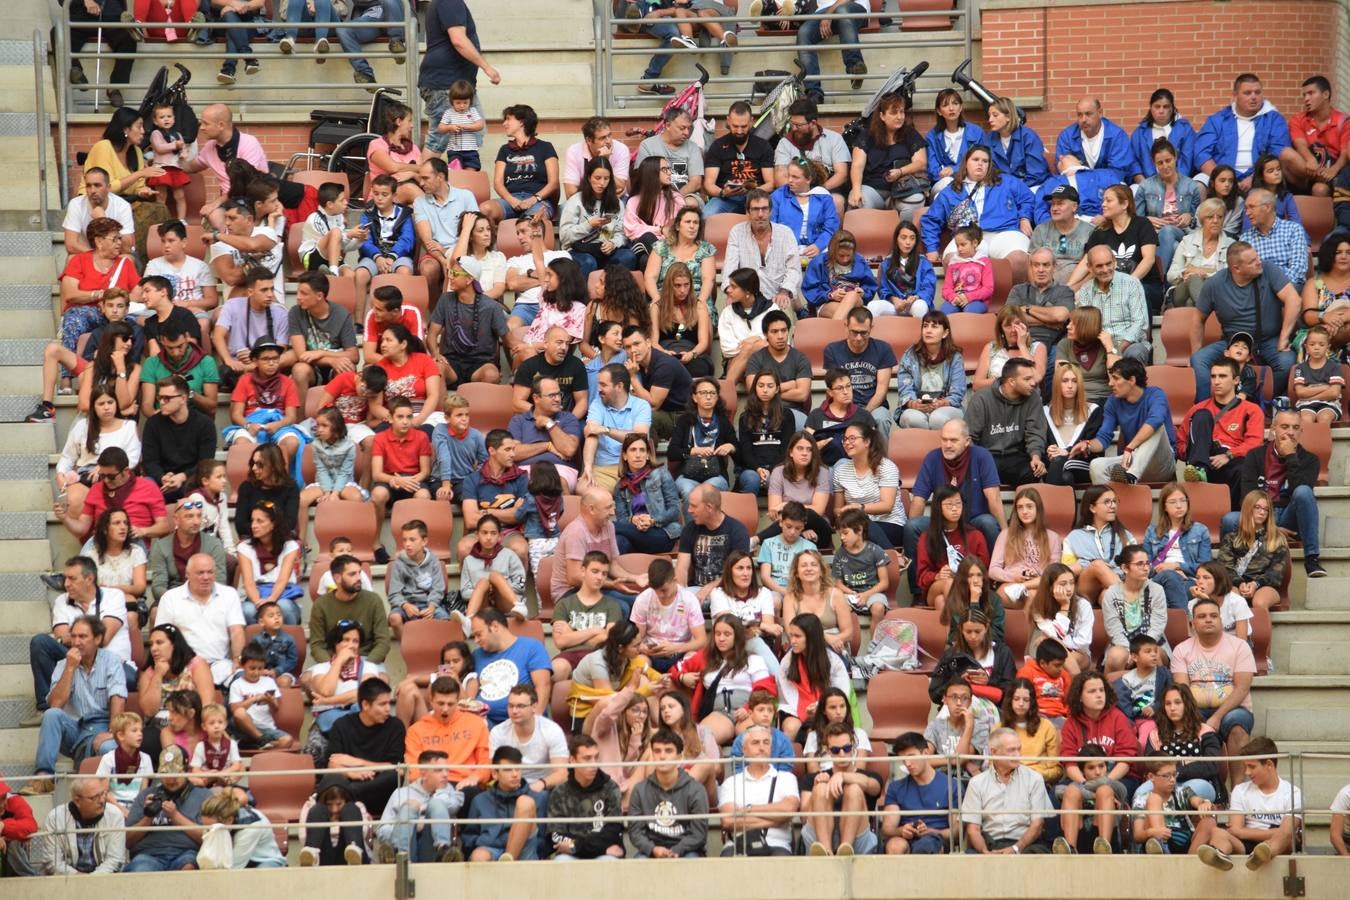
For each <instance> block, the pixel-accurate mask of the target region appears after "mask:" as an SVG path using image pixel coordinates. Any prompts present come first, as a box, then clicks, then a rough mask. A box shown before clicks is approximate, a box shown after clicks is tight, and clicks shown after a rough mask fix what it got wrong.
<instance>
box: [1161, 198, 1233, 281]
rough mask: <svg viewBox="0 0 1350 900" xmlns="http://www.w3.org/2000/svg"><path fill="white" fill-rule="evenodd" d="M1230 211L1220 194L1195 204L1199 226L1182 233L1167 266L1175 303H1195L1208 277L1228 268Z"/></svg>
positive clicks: (1230, 239) (1230, 241)
mask: <svg viewBox="0 0 1350 900" xmlns="http://www.w3.org/2000/svg"><path fill="white" fill-rule="evenodd" d="M1227 214H1228V209H1227V207H1225V206H1224V205H1223V201H1222V200H1220V199H1219V198H1218V197H1210V198H1209V199H1208V200H1204V201H1202V202H1201V203H1200V205H1199V206H1198V207H1196V210H1195V220H1196V221H1197V222H1199V223H1200V227H1199V228H1196V229H1194V230H1192V231H1188V232H1187V233H1186V234H1184V235H1182V237H1181V240H1180V241H1178V242H1177V247H1176V250H1175V251H1174V252H1173V254H1172V262H1171V264H1170V265H1169V266H1168V267H1167V283H1168V284H1170V285H1171V286H1172V305H1173V306H1178V307H1180V306H1194V305H1195V301H1197V300H1199V299H1200V289H1201V288H1202V287H1204V285H1205V279H1206V278H1209V277H1210V276H1211V275H1214V274H1216V273H1218V272H1222V271H1224V270H1225V269H1227V268H1228V248H1229V246H1231V245H1232V243H1233V239H1232V238H1231V237H1229V236H1228V235H1227V234H1225V233H1224V230H1223V220H1224V217H1225V216H1226V215H1227Z"/></svg>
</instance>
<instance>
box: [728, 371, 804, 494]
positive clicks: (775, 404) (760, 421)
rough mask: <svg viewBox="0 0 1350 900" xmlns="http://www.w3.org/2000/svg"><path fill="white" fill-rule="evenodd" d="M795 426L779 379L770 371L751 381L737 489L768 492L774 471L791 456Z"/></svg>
mask: <svg viewBox="0 0 1350 900" xmlns="http://www.w3.org/2000/svg"><path fill="white" fill-rule="evenodd" d="M795 425H796V423H795V421H794V420H793V418H792V415H791V413H789V412H788V409H787V407H786V406H784V405H783V398H782V397H780V396H779V394H778V376H777V375H775V374H774V373H773V372H772V371H771V370H769V369H765V370H764V371H763V372H759V373H757V374H756V375H755V377H754V378H753V379H751V381H750V390H749V392H748V393H747V394H746V398H745V409H743V410H742V411H741V419H740V427H739V428H738V429H737V434H738V435H739V436H740V442H739V443H738V444H737V448H736V465H737V466H738V467H740V470H741V472H740V475H739V476H738V477H737V479H736V489H737V490H739V491H742V492H744V493H747V494H758V493H759V492H760V491H761V490H763V489H764V486H765V485H766V484H768V481H769V477H770V476H771V474H772V473H773V470H774V468H775V467H777V466H778V465H779V464H780V463H782V462H783V460H784V458H785V456H786V455H787V449H788V443H789V439H790V438H791V437H792V435H793V432H794V430H795Z"/></svg>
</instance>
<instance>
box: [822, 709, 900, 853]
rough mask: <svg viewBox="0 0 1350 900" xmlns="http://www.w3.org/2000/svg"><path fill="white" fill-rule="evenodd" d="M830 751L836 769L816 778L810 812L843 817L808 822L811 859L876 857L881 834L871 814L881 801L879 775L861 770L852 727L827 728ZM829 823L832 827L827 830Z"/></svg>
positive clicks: (849, 724) (843, 724)
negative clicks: (818, 857) (879, 798)
mask: <svg viewBox="0 0 1350 900" xmlns="http://www.w3.org/2000/svg"><path fill="white" fill-rule="evenodd" d="M824 749H825V751H826V752H827V753H828V754H829V758H830V761H831V763H832V764H833V767H832V768H831V769H829V770H822V771H820V772H818V773H816V775H815V777H814V779H813V789H812V791H811V796H810V797H809V798H808V799H807V801H806V803H805V804H804V805H803V807H802V812H805V813H828V812H834V813H839V812H843V813H846V815H843V816H838V817H836V818H825V819H821V818H808V819H806V820H805V821H803V823H802V843H803V844H805V845H806V846H807V847H808V850H807V853H808V854H809V855H811V856H853V855H855V854H857V855H859V856H867V855H868V854H869V853H874V852H876V848H877V835H876V832H875V831H873V830H872V825H871V822H870V821H869V817H868V812H869V811H870V810H871V809H872V808H873V807H874V806H875V805H876V802H877V797H879V796H881V788H882V786H883V785H882V783H881V779H880V778H878V777H877V775H876V774H875V773H874V772H872V771H870V770H866V769H862V768H860V767H859V765H858V748H857V738H856V735H855V732H854V730H853V723H852V722H831V723H830V724H829V725H826V726H825V747H824ZM824 823H828V824H829V825H830V827H829V828H825V827H824Z"/></svg>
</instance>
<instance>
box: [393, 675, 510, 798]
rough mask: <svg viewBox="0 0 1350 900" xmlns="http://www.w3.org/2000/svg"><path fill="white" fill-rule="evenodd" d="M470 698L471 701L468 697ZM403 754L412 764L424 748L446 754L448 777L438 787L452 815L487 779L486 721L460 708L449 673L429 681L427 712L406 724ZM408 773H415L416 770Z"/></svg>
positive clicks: (454, 684) (453, 681)
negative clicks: (428, 709)
mask: <svg viewBox="0 0 1350 900" xmlns="http://www.w3.org/2000/svg"><path fill="white" fill-rule="evenodd" d="M470 702H471V701H470ZM403 749H404V758H405V759H406V761H407V762H408V763H409V764H411V765H416V763H417V758H418V757H419V756H421V755H422V752H423V751H425V750H437V751H440V752H442V753H444V754H445V755H446V759H445V763H444V764H445V765H446V766H449V767H450V768H448V769H447V770H446V773H445V774H446V776H447V777H448V780H447V783H446V785H445V787H443V788H441V790H440V791H438V792H437V793H438V796H440V797H441V799H443V800H444V801H445V803H446V805H447V806H448V807H449V809H450V814H451V815H454V814H455V813H457V812H459V811H460V810H461V809H467V808H468V805H469V801H470V800H472V799H473V796H474V795H475V794H477V793H478V792H479V791H481V790H482V789H483V784H484V783H485V782H486V781H487V779H488V770H487V769H486V768H479V766H486V765H487V764H488V763H489V762H490V760H491V757H490V756H489V755H488V728H487V721H486V720H485V719H484V718H483V717H482V716H480V715H478V714H477V713H475V712H473V711H472V710H468V709H461V708H460V703H459V682H458V681H457V680H456V679H455V678H454V677H452V676H450V675H441V676H439V677H438V678H436V679H435V680H434V681H432V682H431V712H430V713H428V714H427V715H425V716H423V717H422V718H420V719H418V720H417V721H416V722H414V723H413V724H412V726H411V727H409V728H408V733H407V736H406V737H405V738H404V743H403ZM409 777H412V778H416V777H418V775H417V772H416V770H412V771H410V772H409Z"/></svg>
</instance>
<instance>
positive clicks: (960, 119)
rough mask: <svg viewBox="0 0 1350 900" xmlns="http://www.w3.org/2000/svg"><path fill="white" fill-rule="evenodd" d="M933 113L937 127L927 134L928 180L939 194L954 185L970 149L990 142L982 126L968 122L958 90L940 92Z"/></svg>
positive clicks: (934, 191) (944, 89)
mask: <svg viewBox="0 0 1350 900" xmlns="http://www.w3.org/2000/svg"><path fill="white" fill-rule="evenodd" d="M933 112H934V113H936V114H937V124H935V125H934V126H933V127H932V128H931V129H930V130H929V131H928V133H927V134H926V135H924V142H925V143H926V144H927V146H928V177H929V179H930V180H931V182H932V188H931V190H932V192H933V193H935V194H936V193H940V192H941V191H942V190H943V189H944V188H946V187H947V185H949V184H951V183H952V178H953V177H955V175H956V166H957V164H958V163H959V162H960V161H961V159H962V158H963V157H964V156H965V155H966V153H968V152H969V151H970V148H971V147H973V146H974V145H975V144H987V143H988V141H986V140H985V137H984V132H983V131H981V130H980V127H979V126H978V125H975V124H973V123H970V122H967V121H966V115H965V104H964V100H963V98H962V97H961V92H960V91H958V90H956V89H955V88H943V89H942V90H940V91H938V95H937V100H936V101H935V102H934V104H933Z"/></svg>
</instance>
